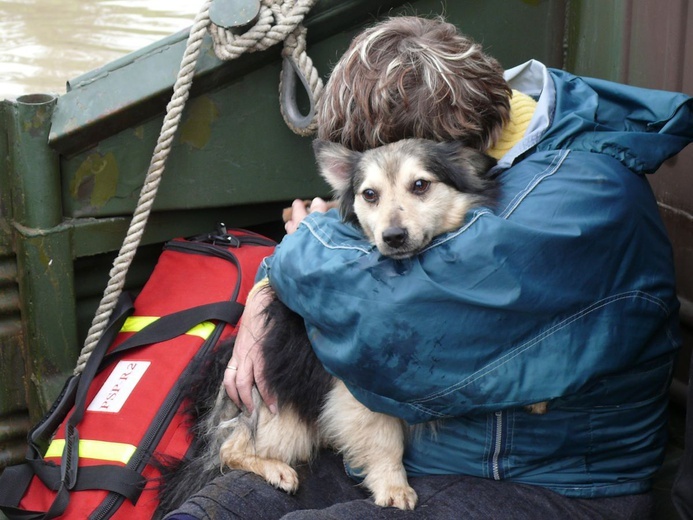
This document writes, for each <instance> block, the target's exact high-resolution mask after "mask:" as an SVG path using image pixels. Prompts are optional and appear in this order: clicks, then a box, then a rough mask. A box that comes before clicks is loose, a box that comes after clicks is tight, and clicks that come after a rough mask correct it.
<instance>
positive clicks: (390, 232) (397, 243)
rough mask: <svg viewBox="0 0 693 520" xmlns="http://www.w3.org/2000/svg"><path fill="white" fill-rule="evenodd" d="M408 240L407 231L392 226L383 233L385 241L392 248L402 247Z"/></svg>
mask: <svg viewBox="0 0 693 520" xmlns="http://www.w3.org/2000/svg"><path fill="white" fill-rule="evenodd" d="M406 239H407V230H406V229H404V228H401V227H396V226H392V227H389V228H387V229H386V230H385V231H383V240H384V241H385V243H386V244H387V245H388V246H390V247H395V248H397V247H402V245H403V244H404V242H405V240H406Z"/></svg>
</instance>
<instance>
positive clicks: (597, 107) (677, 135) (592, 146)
mask: <svg viewBox="0 0 693 520" xmlns="http://www.w3.org/2000/svg"><path fill="white" fill-rule="evenodd" d="M506 79H507V80H508V83H509V84H510V86H511V87H512V88H515V89H517V90H520V91H522V92H524V93H526V94H529V95H531V96H533V97H535V98H536V99H538V102H539V104H538V106H537V112H536V114H535V117H534V120H533V121H532V124H531V125H530V129H529V130H528V132H527V134H526V136H525V138H524V139H523V141H522V142H521V143H519V144H518V145H517V146H516V148H515V149H513V150H511V152H509V154H508V156H509V157H508V158H507V159H506V158H504V159H503V160H502V161H501V165H504V166H506V167H507V166H509V165H510V164H512V162H513V161H514V160H515V158H517V157H519V156H520V155H521V154H522V153H524V152H525V151H527V150H529V149H530V148H531V147H533V146H536V149H537V150H538V151H544V150H557V149H570V150H573V151H577V152H591V153H599V154H605V155H608V156H610V157H613V158H614V159H616V160H618V161H619V162H621V163H622V164H623V165H624V166H626V167H627V168H629V169H630V170H632V171H634V172H636V173H652V172H654V171H655V170H657V168H659V166H661V164H662V163H663V162H664V161H666V160H667V159H669V158H670V157H672V156H673V155H676V154H677V153H678V152H679V151H681V150H682V149H683V148H684V147H685V146H686V145H687V144H688V143H690V142H691V141H692V140H693V99H692V98H690V97H689V96H687V95H685V94H674V93H671V92H665V91H659V90H650V89H643V88H638V87H633V86H629V85H622V84H618V83H613V82H610V81H605V80H601V79H594V78H585V77H578V76H574V75H572V74H570V73H567V72H564V71H560V70H555V69H547V68H546V67H545V66H544V65H542V64H541V63H539V62H537V61H529V62H527V63H525V64H523V65H520V66H518V67H515V68H513V69H509V70H508V71H507V72H506ZM503 163H505V164H503Z"/></svg>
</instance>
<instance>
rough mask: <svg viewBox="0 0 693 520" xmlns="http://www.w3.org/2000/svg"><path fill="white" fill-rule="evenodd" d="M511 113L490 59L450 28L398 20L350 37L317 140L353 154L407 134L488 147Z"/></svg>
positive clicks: (323, 106)
mask: <svg viewBox="0 0 693 520" xmlns="http://www.w3.org/2000/svg"><path fill="white" fill-rule="evenodd" d="M509 112H510V88H509V87H508V84H507V83H506V81H505V79H504V78H503V69H502V67H501V66H500V64H499V63H498V62H497V61H496V60H495V59H494V58H492V57H490V56H488V55H486V54H484V53H483V51H482V49H481V47H480V46H479V45H477V44H476V43H474V42H473V41H472V40H471V39H469V38H467V37H466V36H463V35H461V34H460V33H459V31H458V30H457V28H456V27H455V26H454V25H452V24H450V23H446V22H444V21H443V20H441V19H433V20H431V19H425V18H419V17H414V16H402V17H395V18H390V19H388V20H385V21H384V22H381V23H379V24H378V25H376V26H374V27H372V28H370V29H367V30H365V31H363V32H362V33H361V34H359V35H358V36H356V38H354V40H353V42H352V43H351V45H350V47H349V49H347V51H346V53H345V54H344V56H342V58H341V59H340V60H339V62H338V63H337V65H336V66H335V68H334V70H333V72H332V74H331V76H330V79H329V81H328V82H327V85H326V86H325V90H324V92H323V96H322V99H321V100H320V103H319V105H318V114H317V116H318V137H319V138H321V139H326V140H329V141H333V142H337V143H340V144H342V145H344V146H346V147H347V148H350V149H352V150H356V151H364V150H367V149H370V148H375V147H377V146H380V145H383V144H387V143H392V142H394V141H398V140H401V139H405V138H410V137H419V138H424V139H431V140H435V141H455V140H461V141H464V142H465V143H466V144H467V145H469V146H472V147H474V148H477V149H479V150H485V149H486V148H488V147H490V146H491V145H492V144H493V142H494V141H495V140H496V139H497V138H498V136H499V135H500V131H501V129H502V126H503V124H504V123H505V122H506V121H507V119H508V117H509Z"/></svg>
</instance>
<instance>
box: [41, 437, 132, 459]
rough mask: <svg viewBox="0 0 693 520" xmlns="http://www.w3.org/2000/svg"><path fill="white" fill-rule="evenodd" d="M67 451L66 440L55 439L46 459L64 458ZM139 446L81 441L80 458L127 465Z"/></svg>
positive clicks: (49, 447)
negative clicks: (64, 452) (64, 451)
mask: <svg viewBox="0 0 693 520" xmlns="http://www.w3.org/2000/svg"><path fill="white" fill-rule="evenodd" d="M64 449H65V439H54V440H53V442H51V444H50V446H48V451H47V452H46V455H45V456H46V457H62V455H63V450H64ZM136 449H137V446H133V445H132V444H123V443H122V442H106V441H92V440H88V439H81V440H80V441H79V456H80V457H83V458H85V459H96V460H108V461H111V462H122V463H123V464H127V463H128V461H129V460H130V457H132V454H133V453H135V450H136Z"/></svg>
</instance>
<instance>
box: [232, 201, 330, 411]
mask: <svg viewBox="0 0 693 520" xmlns="http://www.w3.org/2000/svg"><path fill="white" fill-rule="evenodd" d="M326 210H327V203H326V202H325V201H324V200H322V199H320V198H315V199H313V201H312V202H311V204H310V206H309V207H308V208H307V207H306V205H305V203H304V202H303V201H302V200H299V199H296V200H295V201H294V202H293V203H292V205H291V218H290V219H289V220H287V222H286V223H285V229H286V232H287V233H288V234H291V233H293V232H294V231H296V228H297V227H298V225H299V224H300V222H301V221H302V220H303V219H304V218H305V217H306V216H307V215H308V213H313V212H323V211H326ZM271 299H272V293H271V288H269V287H268V286H267V283H266V280H263V281H260V282H259V283H258V284H257V285H256V286H255V288H254V290H253V291H251V293H250V294H249V295H248V301H247V302H246V308H245V310H244V312H243V316H242V317H241V321H240V326H239V329H238V335H237V337H236V341H235V342H234V348H233V355H232V356H231V359H230V360H229V362H228V364H227V369H226V370H225V371H224V383H223V384H224V388H225V389H226V393H227V394H228V396H229V397H230V398H231V400H233V402H234V403H236V405H237V406H238V407H239V408H242V407H245V408H247V409H248V411H250V412H252V410H253V400H252V388H253V386H256V387H257V389H258V391H259V393H260V396H261V397H262V400H263V401H264V402H265V404H266V405H267V406H268V407H269V409H270V411H272V412H273V413H274V412H275V411H276V405H277V397H276V396H275V395H273V394H272V393H271V392H270V391H269V389H268V388H267V385H266V383H265V380H264V374H263V371H264V358H263V356H262V350H261V348H260V343H261V341H262V337H263V335H264V322H265V320H264V317H263V315H262V312H263V310H264V308H265V307H266V306H267V304H268V303H269V302H270V301H271Z"/></svg>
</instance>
